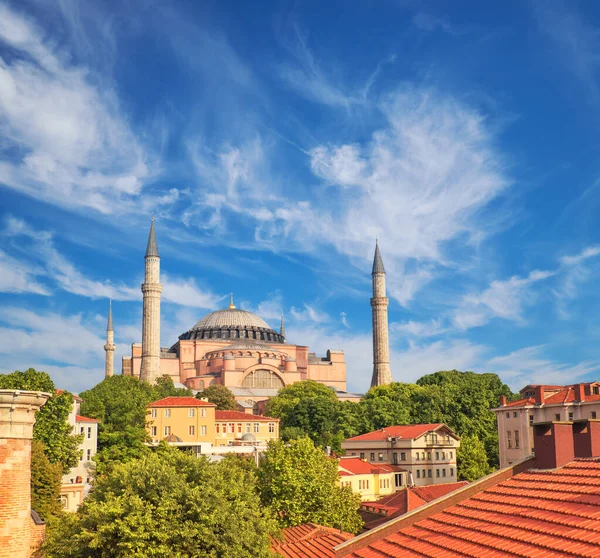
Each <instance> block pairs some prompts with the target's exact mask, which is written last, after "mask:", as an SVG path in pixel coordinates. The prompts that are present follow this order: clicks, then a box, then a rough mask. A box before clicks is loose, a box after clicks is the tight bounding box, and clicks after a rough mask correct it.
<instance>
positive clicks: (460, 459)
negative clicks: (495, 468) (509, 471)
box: [456, 436, 492, 481]
mask: <svg viewBox="0 0 600 558" xmlns="http://www.w3.org/2000/svg"><path fill="white" fill-rule="evenodd" d="M456 460H457V467H458V478H459V480H468V481H474V480H477V479H479V478H481V477H484V476H485V475H487V474H489V473H491V472H492V467H490V465H489V464H488V456H487V454H486V452H485V446H484V444H483V442H482V441H481V440H480V439H479V438H477V437H476V436H463V437H462V438H461V440H460V448H459V449H458V451H457V452H456Z"/></svg>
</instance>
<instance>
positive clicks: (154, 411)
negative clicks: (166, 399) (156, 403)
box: [81, 409, 156, 432]
mask: <svg viewBox="0 0 600 558" xmlns="http://www.w3.org/2000/svg"><path fill="white" fill-rule="evenodd" d="M150 416H151V417H152V418H156V409H152V411H150ZM81 431H82V432H83V428H82V429H81Z"/></svg>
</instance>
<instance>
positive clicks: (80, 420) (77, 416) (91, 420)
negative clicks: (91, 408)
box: [75, 415, 100, 422]
mask: <svg viewBox="0 0 600 558" xmlns="http://www.w3.org/2000/svg"><path fill="white" fill-rule="evenodd" d="M75 420H76V421H77V422H100V421H99V420H98V419H93V418H89V417H82V416H81V415H76V417H75Z"/></svg>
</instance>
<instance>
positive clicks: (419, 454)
mask: <svg viewBox="0 0 600 558" xmlns="http://www.w3.org/2000/svg"><path fill="white" fill-rule="evenodd" d="M419 455H420V454H419V452H417V461H419Z"/></svg>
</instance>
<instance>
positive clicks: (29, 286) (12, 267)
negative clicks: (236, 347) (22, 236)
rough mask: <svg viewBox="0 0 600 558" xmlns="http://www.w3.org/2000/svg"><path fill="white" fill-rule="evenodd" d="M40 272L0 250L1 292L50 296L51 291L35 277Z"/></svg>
mask: <svg viewBox="0 0 600 558" xmlns="http://www.w3.org/2000/svg"><path fill="white" fill-rule="evenodd" d="M36 275H40V270H39V269H36V268H35V267H32V266H30V265H27V264H25V263H23V262H19V261H18V260H16V259H14V258H12V257H11V256H9V255H8V254H7V253H6V252H4V251H2V250H0V292H3V293H34V294H40V295H45V296H49V295H50V291H49V290H48V288H47V287H46V286H45V285H43V284H42V283H40V282H38V281H36V279H35V276H36Z"/></svg>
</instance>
